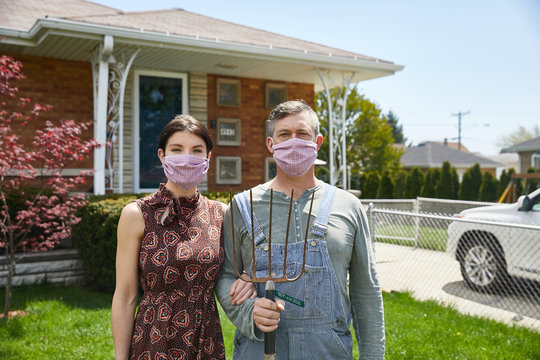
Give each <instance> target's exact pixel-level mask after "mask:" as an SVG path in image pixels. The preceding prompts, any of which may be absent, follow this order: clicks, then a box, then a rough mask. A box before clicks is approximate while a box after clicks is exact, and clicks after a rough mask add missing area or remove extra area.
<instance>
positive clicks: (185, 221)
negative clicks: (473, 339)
mask: <svg viewBox="0 0 540 360" xmlns="http://www.w3.org/2000/svg"><path fill="white" fill-rule="evenodd" d="M137 204H138V206H139V207H140V209H141V210H142V213H143V216H144V224H145V229H144V235H143V239H142V243H141V250H140V257H139V274H140V282H141V285H142V288H143V291H144V294H143V297H142V299H141V303H140V305H139V310H138V311H137V316H136V319H135V327H134V329H133V338H132V340H131V351H130V359H131V360H139V359H144V360H147V359H148V360H150V359H151V360H158V359H159V360H162V359H163V360H165V359H167V360H169V359H182V360H187V359H197V360H199V359H225V348H224V345H223V336H222V333H221V325H220V322H219V315H218V311H217V307H216V301H215V298H214V294H213V291H214V287H215V285H216V281H217V279H218V276H219V272H220V270H221V265H222V264H223V259H224V253H223V235H222V233H221V225H222V222H223V209H222V206H221V204H220V203H219V202H217V201H211V200H208V199H207V198H205V197H204V196H201V195H200V194H199V193H197V195H196V196H195V197H194V198H192V199H182V198H181V199H174V198H173V197H172V193H171V192H170V191H169V190H167V189H166V188H165V185H163V184H161V186H160V188H159V190H158V191H157V192H155V193H153V194H151V195H149V196H147V197H145V198H143V199H140V200H138V201H137ZM167 209H168V210H167Z"/></svg>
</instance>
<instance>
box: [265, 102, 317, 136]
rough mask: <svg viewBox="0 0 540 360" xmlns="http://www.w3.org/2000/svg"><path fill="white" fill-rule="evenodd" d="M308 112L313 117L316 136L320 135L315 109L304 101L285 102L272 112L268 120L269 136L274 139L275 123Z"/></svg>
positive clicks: (312, 121)
mask: <svg viewBox="0 0 540 360" xmlns="http://www.w3.org/2000/svg"><path fill="white" fill-rule="evenodd" d="M304 111H307V112H308V113H309V115H310V116H311V124H312V127H313V133H314V135H315V136H317V135H319V117H318V116H317V114H316V113H315V111H313V109H312V108H311V107H310V106H309V105H308V104H306V103H305V102H304V100H291V101H285V102H283V103H281V104H279V105H278V106H276V107H275V108H274V110H272V112H271V113H270V116H269V118H268V136H270V137H274V123H275V121H276V120H281V119H283V118H285V117H287V116H289V115H294V114H298V113H301V112H304Z"/></svg>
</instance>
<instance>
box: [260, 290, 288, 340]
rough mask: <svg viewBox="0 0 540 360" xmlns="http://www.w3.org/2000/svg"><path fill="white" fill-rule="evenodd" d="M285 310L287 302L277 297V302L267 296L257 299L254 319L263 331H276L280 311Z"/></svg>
mask: <svg viewBox="0 0 540 360" xmlns="http://www.w3.org/2000/svg"><path fill="white" fill-rule="evenodd" d="M283 310H285V302H284V301H283V300H280V299H277V300H276V302H273V301H271V300H268V299H266V298H259V299H257V300H255V304H254V306H253V321H254V322H255V325H256V326H257V327H258V328H259V330H261V331H262V332H270V331H274V330H276V329H277V327H278V323H279V315H280V311H283Z"/></svg>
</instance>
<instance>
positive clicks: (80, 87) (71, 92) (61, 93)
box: [7, 54, 94, 191]
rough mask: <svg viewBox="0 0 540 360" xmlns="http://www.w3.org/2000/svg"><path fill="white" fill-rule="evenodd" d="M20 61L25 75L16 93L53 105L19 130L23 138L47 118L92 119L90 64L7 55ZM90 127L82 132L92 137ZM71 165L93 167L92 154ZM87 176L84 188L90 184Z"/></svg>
mask: <svg viewBox="0 0 540 360" xmlns="http://www.w3.org/2000/svg"><path fill="white" fill-rule="evenodd" d="M7 55H9V56H12V57H13V58H14V59H15V60H17V61H20V62H22V64H23V68H22V70H23V73H24V74H25V76H26V78H25V79H23V80H20V81H18V82H17V86H18V87H19V95H20V96H24V97H28V98H30V100H31V101H32V102H33V103H38V104H41V105H46V104H48V105H52V108H51V109H50V110H48V111H46V112H45V113H42V114H41V116H39V118H38V120H37V122H33V123H30V124H28V125H27V129H26V130H25V131H24V132H23V133H22V139H23V141H25V142H27V143H30V142H31V139H32V137H33V130H35V129H38V128H43V126H44V124H45V121H46V120H51V121H53V123H58V121H60V120H69V119H71V120H75V121H77V122H92V121H93V117H94V115H93V114H94V105H93V88H92V67H91V65H90V63H87V62H79V61H66V60H57V59H51V58H44V57H36V56H26V55H20V54H15V55H10V54H7ZM93 131H94V130H93V126H90V128H89V129H88V130H87V132H86V134H84V137H85V138H91V137H92V136H93ZM69 167H71V168H85V169H92V168H93V156H89V157H88V158H87V159H86V160H85V161H83V162H79V163H74V164H71V165H70V166H69ZM92 182H93V179H92V178H89V179H88V182H87V184H86V185H85V189H78V190H81V191H86V190H88V189H89V188H90V187H91V186H92Z"/></svg>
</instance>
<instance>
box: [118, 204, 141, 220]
mask: <svg viewBox="0 0 540 360" xmlns="http://www.w3.org/2000/svg"><path fill="white" fill-rule="evenodd" d="M120 216H121V217H123V218H128V219H130V220H134V219H143V213H142V210H141V208H140V207H139V205H138V204H137V201H133V202H130V203H129V204H127V205H126V206H124V208H123V209H122V214H121V215H120Z"/></svg>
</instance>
